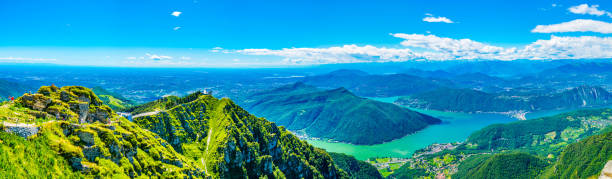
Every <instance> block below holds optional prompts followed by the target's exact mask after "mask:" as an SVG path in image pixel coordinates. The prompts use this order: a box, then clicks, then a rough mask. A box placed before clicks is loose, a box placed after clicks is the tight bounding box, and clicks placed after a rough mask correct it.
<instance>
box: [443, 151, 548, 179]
mask: <svg viewBox="0 0 612 179" xmlns="http://www.w3.org/2000/svg"><path fill="white" fill-rule="evenodd" d="M546 166H547V163H546V161H545V160H542V159H540V158H537V157H535V156H532V155H529V154H525V153H510V154H495V155H484V156H475V157H472V159H469V160H466V161H464V163H462V164H461V166H460V167H459V171H458V172H457V173H456V174H455V175H453V176H452V178H458V179H461V178H495V179H504V178H508V179H530V178H535V177H537V176H538V175H539V174H540V173H541V172H542V171H543V170H544V168H545V167H546Z"/></svg>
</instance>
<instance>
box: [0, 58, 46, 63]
mask: <svg viewBox="0 0 612 179" xmlns="http://www.w3.org/2000/svg"><path fill="white" fill-rule="evenodd" d="M50 61H57V59H54V58H27V57H0V62H17V63H38V62H50Z"/></svg>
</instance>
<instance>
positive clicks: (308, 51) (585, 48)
mask: <svg viewBox="0 0 612 179" xmlns="http://www.w3.org/2000/svg"><path fill="white" fill-rule="evenodd" d="M391 35H393V36H394V37H398V38H402V39H404V41H402V42H401V44H402V45H403V46H406V47H407V48H381V47H374V46H371V45H365V46H357V45H344V46H339V47H329V48H285V49H280V50H270V49H244V50H236V51H233V52H234V53H242V54H246V55H268V56H279V57H283V58H284V60H283V61H284V62H285V63H288V64H325V63H355V62H390V61H409V60H464V59H484V60H516V59H531V60H540V59H593V58H612V37H595V36H580V37H558V36H551V37H550V39H545V40H537V41H535V42H533V43H531V44H529V45H525V46H522V47H509V48H504V47H499V46H494V45H489V44H485V43H481V42H477V41H473V40H471V39H451V38H444V37H438V36H435V35H422V34H402V33H398V34H391ZM414 47H418V48H423V49H425V50H423V51H418V52H417V51H413V50H411V49H410V48H414Z"/></svg>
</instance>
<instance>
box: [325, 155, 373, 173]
mask: <svg viewBox="0 0 612 179" xmlns="http://www.w3.org/2000/svg"><path fill="white" fill-rule="evenodd" d="M329 155H330V156H331V157H332V159H334V163H335V164H336V165H337V166H338V168H341V169H342V170H344V171H346V172H348V173H349V175H350V177H351V178H355V179H377V178H379V179H382V178H383V177H382V175H380V173H379V172H378V170H377V169H376V167H374V166H372V165H370V164H369V163H368V162H364V161H360V160H357V159H355V157H353V156H350V155H346V154H342V153H334V152H330V153H329Z"/></svg>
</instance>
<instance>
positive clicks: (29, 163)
mask: <svg viewBox="0 0 612 179" xmlns="http://www.w3.org/2000/svg"><path fill="white" fill-rule="evenodd" d="M193 98H195V99H193ZM174 102H176V103H175V104H173V105H170V104H168V105H165V110H164V111H163V112H159V113H158V114H156V115H151V116H145V117H141V118H136V119H135V121H136V123H133V122H130V121H128V120H127V119H125V118H123V117H121V116H118V115H116V114H115V112H114V111H113V110H112V109H111V108H110V107H108V106H106V105H104V104H103V102H102V100H100V99H99V98H98V97H97V96H96V95H95V94H94V93H93V92H92V91H91V90H90V89H88V88H85V87H78V86H66V87H62V88H58V87H55V86H45V87H41V88H40V89H39V90H38V92H37V93H36V94H26V95H24V96H22V97H20V98H19V99H17V100H16V101H15V102H14V103H10V102H4V103H2V104H1V105H0V119H1V120H2V121H3V123H2V124H3V125H2V126H3V127H2V128H3V129H4V131H2V132H0V140H1V141H2V142H0V151H1V152H2V153H3V154H5V155H2V156H0V161H2V162H1V163H2V165H0V174H1V175H2V176H7V177H17V178H19V177H35V176H36V177H43V178H46V177H67V178H78V177H82V176H84V177H88V178H89V177H91V178H96V177H102V178H106V177H108V178H128V177H131V178H134V177H147V178H148V177H162V178H192V177H195V178H200V177H213V178H219V177H220V178H228V177H241V176H242V177H250V178H253V177H255V178H257V177H266V176H267V177H268V178H285V177H286V178H346V177H348V176H349V175H348V174H347V173H346V172H344V171H343V170H341V169H339V168H338V167H337V166H336V165H335V164H334V163H333V160H332V158H331V157H330V155H329V154H328V153H327V152H325V151H324V150H321V149H318V148H314V147H312V146H311V145H309V144H307V143H306V142H303V141H300V140H299V139H298V138H297V137H295V136H293V135H292V134H291V133H289V132H288V131H286V130H285V129H284V128H282V127H276V125H275V124H274V123H271V122H268V121H266V120H265V119H262V118H257V117H255V116H253V115H250V114H249V113H248V112H246V111H244V110H242V109H241V108H240V107H239V106H237V105H235V104H234V103H233V102H232V101H230V100H229V99H222V100H218V99H216V98H214V97H212V96H210V95H204V94H202V93H196V94H194V95H190V96H187V97H185V98H178V100H175V101H174ZM154 103H155V102H154ZM148 106H155V105H148ZM171 106H172V107H171ZM139 109H146V108H139ZM141 126H142V127H141ZM143 127H144V128H143ZM145 128H146V129H148V130H145ZM150 131H152V132H150ZM157 133H159V135H158V134H157ZM167 141H170V142H167Z"/></svg>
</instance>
